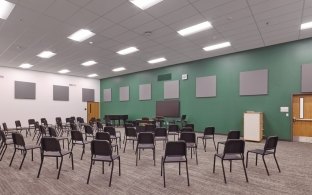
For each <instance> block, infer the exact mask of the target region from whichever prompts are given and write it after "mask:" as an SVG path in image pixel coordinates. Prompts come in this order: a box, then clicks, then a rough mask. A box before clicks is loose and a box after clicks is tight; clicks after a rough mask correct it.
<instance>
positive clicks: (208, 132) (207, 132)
mask: <svg viewBox="0 0 312 195" xmlns="http://www.w3.org/2000/svg"><path fill="white" fill-rule="evenodd" d="M214 134H215V127H206V128H205V131H204V135H214Z"/></svg>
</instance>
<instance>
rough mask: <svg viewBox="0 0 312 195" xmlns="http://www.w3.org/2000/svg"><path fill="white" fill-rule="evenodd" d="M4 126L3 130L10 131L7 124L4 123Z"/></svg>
mask: <svg viewBox="0 0 312 195" xmlns="http://www.w3.org/2000/svg"><path fill="white" fill-rule="evenodd" d="M2 126H3V130H4V131H8V126H7V124H6V123H2Z"/></svg>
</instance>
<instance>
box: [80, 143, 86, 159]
mask: <svg viewBox="0 0 312 195" xmlns="http://www.w3.org/2000/svg"><path fill="white" fill-rule="evenodd" d="M84 153H85V145H84V144H83V145H82V153H81V158H80V160H82V157H83V154H84Z"/></svg>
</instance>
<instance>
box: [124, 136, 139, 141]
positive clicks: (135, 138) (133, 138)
mask: <svg viewBox="0 0 312 195" xmlns="http://www.w3.org/2000/svg"><path fill="white" fill-rule="evenodd" d="M126 139H127V140H134V141H136V140H138V138H137V137H130V136H129V137H128V136H127V138H126Z"/></svg>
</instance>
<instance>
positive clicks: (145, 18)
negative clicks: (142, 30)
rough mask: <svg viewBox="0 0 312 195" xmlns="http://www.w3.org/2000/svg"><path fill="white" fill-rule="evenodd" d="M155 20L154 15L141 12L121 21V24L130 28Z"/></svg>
mask: <svg viewBox="0 0 312 195" xmlns="http://www.w3.org/2000/svg"><path fill="white" fill-rule="evenodd" d="M151 20H153V17H152V16H150V15H148V14H147V13H145V12H141V13H139V14H137V15H135V16H133V17H130V18H129V19H127V20H125V21H123V22H121V23H120V25H121V26H124V27H126V28H128V29H134V28H137V27H139V26H141V25H143V24H145V23H147V22H149V21H151Z"/></svg>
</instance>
